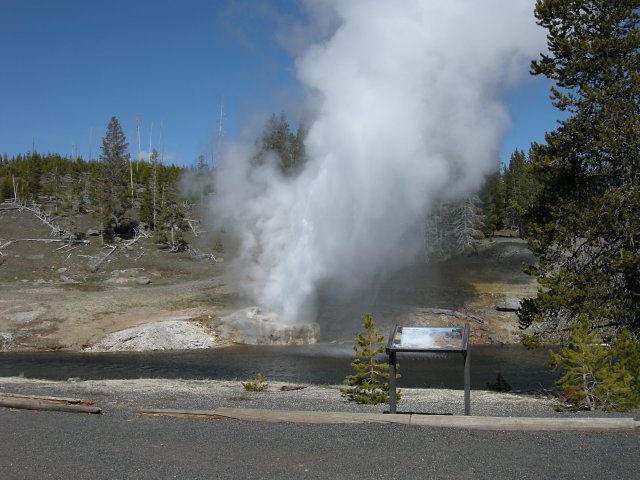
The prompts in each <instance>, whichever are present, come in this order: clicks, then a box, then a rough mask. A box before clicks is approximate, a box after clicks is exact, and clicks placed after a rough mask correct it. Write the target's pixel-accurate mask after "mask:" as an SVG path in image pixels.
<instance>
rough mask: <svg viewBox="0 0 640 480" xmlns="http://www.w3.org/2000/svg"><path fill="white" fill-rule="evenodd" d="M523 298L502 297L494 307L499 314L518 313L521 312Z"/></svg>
mask: <svg viewBox="0 0 640 480" xmlns="http://www.w3.org/2000/svg"><path fill="white" fill-rule="evenodd" d="M521 301H522V299H521V298H518V297H502V298H499V299H498V301H497V302H496V304H495V306H494V307H493V308H494V309H496V310H497V311H498V312H517V311H518V310H520V302H521Z"/></svg>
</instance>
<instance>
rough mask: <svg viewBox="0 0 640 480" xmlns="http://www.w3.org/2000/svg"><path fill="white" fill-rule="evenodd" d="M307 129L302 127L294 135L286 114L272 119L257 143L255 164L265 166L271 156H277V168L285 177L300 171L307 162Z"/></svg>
mask: <svg viewBox="0 0 640 480" xmlns="http://www.w3.org/2000/svg"><path fill="white" fill-rule="evenodd" d="M305 135H306V128H305V127H304V126H303V125H302V126H300V128H298V131H297V132H296V134H294V133H293V132H292V131H291V129H290V127H289V124H288V123H287V117H286V115H285V114H284V112H282V113H280V116H279V117H277V116H276V115H275V114H271V117H270V118H269V120H268V121H267V123H266V124H265V127H264V130H263V133H262V137H261V138H260V140H259V141H258V142H257V147H258V153H257V154H256V157H255V159H254V160H255V162H256V163H257V164H259V165H261V164H263V163H264V162H265V161H266V160H267V158H268V156H269V155H275V156H276V158H277V166H278V167H279V169H280V171H281V172H282V174H283V175H294V174H296V173H297V172H299V171H300V169H301V168H302V165H303V164H304V162H305V161H306V151H305V147H304V137H305Z"/></svg>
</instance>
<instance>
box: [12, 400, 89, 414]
mask: <svg viewBox="0 0 640 480" xmlns="http://www.w3.org/2000/svg"><path fill="white" fill-rule="evenodd" d="M0 407H7V408H18V409H23V410H45V411H52V412H70V413H94V414H101V413H102V409H101V408H100V407H96V406H94V405H82V404H73V405H71V404H67V403H61V402H57V401H47V400H36V399H29V398H15V397H13V398H12V397H4V398H0Z"/></svg>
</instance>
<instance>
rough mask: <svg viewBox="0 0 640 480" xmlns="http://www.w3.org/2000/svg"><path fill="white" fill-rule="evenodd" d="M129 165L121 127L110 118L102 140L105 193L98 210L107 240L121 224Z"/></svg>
mask: <svg viewBox="0 0 640 480" xmlns="http://www.w3.org/2000/svg"><path fill="white" fill-rule="evenodd" d="M128 161H129V152H128V144H127V141H126V138H125V136H124V133H123V132H122V127H121V126H120V123H119V122H118V119H117V118H116V117H111V121H110V122H109V125H107V133H106V135H105V136H104V138H103V139H102V147H101V153H100V162H101V167H102V168H101V177H102V178H101V186H102V187H103V188H104V189H105V191H104V195H100V198H99V201H100V210H101V215H102V216H103V219H102V221H103V225H104V228H105V232H104V233H105V234H106V235H107V237H109V236H111V235H113V233H114V229H115V228H116V227H117V225H118V224H119V223H120V221H121V220H122V217H123V215H124V212H125V208H126V204H127V193H128V191H127V186H128V180H129V178H128V174H129V172H128V169H127V163H128Z"/></svg>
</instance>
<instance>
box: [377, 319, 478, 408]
mask: <svg viewBox="0 0 640 480" xmlns="http://www.w3.org/2000/svg"><path fill="white" fill-rule="evenodd" d="M469 331H470V329H469V324H465V325H464V326H460V327H402V326H399V325H396V326H394V327H393V328H392V329H391V334H390V335H389V341H388V342H387V348H386V352H387V355H389V413H396V354H397V353H402V352H414V353H429V352H440V353H447V352H457V353H462V357H463V360H464V414H465V415H471V405H470V403H471V401H470V397H471V395H470V390H471V387H470V384H471V373H470V364H469V360H470V358H469Z"/></svg>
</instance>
